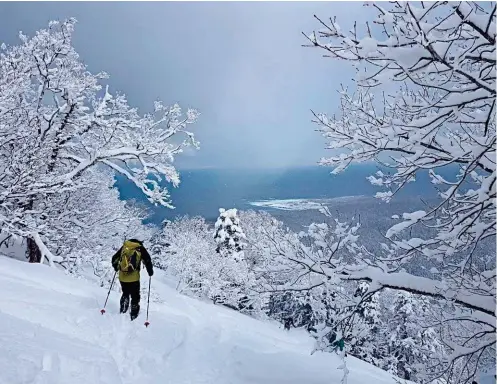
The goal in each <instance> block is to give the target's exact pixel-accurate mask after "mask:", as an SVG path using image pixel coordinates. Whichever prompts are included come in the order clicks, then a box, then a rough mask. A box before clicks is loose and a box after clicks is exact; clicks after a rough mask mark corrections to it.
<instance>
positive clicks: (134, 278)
mask: <svg viewBox="0 0 497 384" xmlns="http://www.w3.org/2000/svg"><path fill="white" fill-rule="evenodd" d="M141 262H143V264H144V265H145V268H146V269H147V272H148V275H149V276H150V277H152V275H153V274H154V269H153V266H152V258H151V257H150V255H149V253H148V252H147V250H146V249H145V247H144V246H143V243H142V242H141V241H139V240H136V239H129V240H126V241H124V244H123V245H122V247H121V248H120V249H119V250H118V251H117V252H116V253H115V254H114V256H112V267H113V268H114V271H116V272H117V271H118V270H119V282H120V283H121V288H122V296H121V308H120V313H126V312H127V311H128V307H129V304H130V300H129V299H130V296H131V311H130V317H131V320H132V321H133V320H134V319H136V318H137V317H138V313H139V312H140V267H141Z"/></svg>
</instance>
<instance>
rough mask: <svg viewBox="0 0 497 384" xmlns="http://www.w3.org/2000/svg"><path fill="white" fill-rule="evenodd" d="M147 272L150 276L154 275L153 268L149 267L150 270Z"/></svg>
mask: <svg viewBox="0 0 497 384" xmlns="http://www.w3.org/2000/svg"><path fill="white" fill-rule="evenodd" d="M147 272H148V275H149V276H150V277H152V276H153V275H154V270H153V269H151V270H150V271H147Z"/></svg>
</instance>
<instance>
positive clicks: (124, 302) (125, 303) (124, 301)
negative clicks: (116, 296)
mask: <svg viewBox="0 0 497 384" xmlns="http://www.w3.org/2000/svg"><path fill="white" fill-rule="evenodd" d="M128 308H129V296H121V308H120V309H119V312H120V313H126V312H128Z"/></svg>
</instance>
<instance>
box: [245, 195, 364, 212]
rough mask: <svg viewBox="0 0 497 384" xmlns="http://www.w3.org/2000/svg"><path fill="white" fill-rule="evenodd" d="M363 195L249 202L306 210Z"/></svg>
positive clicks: (255, 204) (256, 204) (292, 209)
mask: <svg viewBox="0 0 497 384" xmlns="http://www.w3.org/2000/svg"><path fill="white" fill-rule="evenodd" d="M364 197H365V196H362V195H361V196H341V197H334V198H331V199H285V200H261V201H252V202H250V203H249V204H250V205H253V206H255V207H261V208H273V209H280V210H284V211H307V210H311V209H321V208H322V207H323V205H327V204H332V203H338V202H344V201H349V200H354V199H359V198H364Z"/></svg>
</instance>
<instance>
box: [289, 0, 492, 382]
mask: <svg viewBox="0 0 497 384" xmlns="http://www.w3.org/2000/svg"><path fill="white" fill-rule="evenodd" d="M366 5H367V6H369V7H371V8H372V9H373V10H374V11H375V12H376V18H375V19H374V20H373V23H366V25H365V26H364V29H363V32H362V33H361V32H360V29H361V28H360V26H358V25H357V24H355V25H354V27H353V29H352V30H351V31H349V32H346V31H344V30H342V28H341V27H340V26H339V24H338V23H337V21H336V19H330V21H329V22H325V21H323V20H321V19H319V18H318V21H319V23H320V24H321V29H320V30H319V31H318V32H317V33H316V32H315V33H313V34H312V35H311V36H307V38H308V40H309V41H310V43H311V46H315V47H318V48H320V49H322V50H324V51H325V52H326V56H328V57H331V58H334V59H338V60H341V61H345V62H347V63H348V64H349V65H353V66H354V67H355V68H356V69H357V76H356V87H355V90H354V91H353V92H351V91H349V90H348V89H346V88H342V90H341V93H340V94H341V105H340V111H339V113H337V114H336V115H333V116H327V115H325V114H317V113H316V114H314V116H315V122H316V123H317V124H318V125H319V127H320V128H319V129H320V131H321V133H322V134H323V136H324V137H325V138H326V139H327V140H328V141H329V145H328V148H329V149H332V150H334V152H335V153H337V154H336V155H332V156H330V157H329V158H326V159H322V161H321V163H322V164H323V165H329V166H333V167H334V170H333V172H334V173H339V172H342V171H343V170H345V169H346V168H347V167H348V166H349V165H350V164H352V163H357V162H365V161H376V162H378V163H380V164H381V165H382V166H384V167H387V168H389V169H390V170H391V171H390V172H384V171H378V172H377V174H375V175H372V176H371V177H370V178H369V180H370V182H371V183H372V184H373V185H377V186H379V187H383V188H385V190H384V191H381V192H378V194H377V197H379V198H381V199H383V200H385V201H387V202H388V201H390V200H391V199H392V198H393V197H394V196H395V195H396V193H397V192H398V191H400V190H402V188H403V187H404V186H405V185H406V184H408V183H410V182H415V180H416V177H417V176H418V175H419V173H420V172H421V171H423V170H428V171H429V174H430V177H431V180H432V183H433V184H434V188H436V189H437V191H438V195H439V200H438V202H437V203H436V204H435V205H433V206H427V207H426V209H424V210H422V211H416V212H410V213H404V214H403V215H402V216H401V219H400V221H399V223H397V224H396V225H394V226H393V227H391V228H390V229H389V230H388V231H387V233H386V234H385V237H386V241H385V243H384V244H382V248H381V249H379V250H365V249H364V248H362V247H358V248H355V249H353V248H350V249H349V251H350V250H352V251H354V253H355V261H354V263H349V264H348V265H346V264H344V263H343V262H340V263H338V264H337V263H333V262H332V259H327V258H326V257H320V259H319V262H316V259H315V257H313V258H310V257H309V258H307V261H305V262H302V261H301V260H298V264H299V265H300V266H302V267H305V269H307V271H310V272H312V273H313V274H316V275H321V276H327V279H326V280H324V281H328V279H330V280H331V281H333V280H334V279H338V280H340V281H344V280H346V281H354V280H356V281H368V282H370V287H369V289H368V292H367V293H366V294H365V295H364V297H365V298H366V299H369V298H370V297H371V295H374V294H375V293H377V292H379V291H381V290H383V289H385V288H392V289H396V290H403V291H407V292H411V293H415V294H420V295H424V296H426V297H431V298H436V299H437V300H442V302H444V301H445V302H447V303H448V304H446V307H450V306H453V307H452V311H449V312H450V313H451V315H450V316H449V317H452V318H457V316H452V315H453V314H454V313H455V312H461V311H462V312H464V313H465V314H464V317H465V318H468V317H469V318H470V319H469V320H467V321H470V322H472V324H473V325H474V327H466V326H463V325H462V324H463V323H465V322H466V320H462V318H461V319H460V321H459V322H458V324H457V327H458V329H459V332H461V334H463V335H464V336H460V337H459V336H458V337H452V338H451V340H450V341H447V338H445V339H444V340H445V346H446V347H447V348H448V349H449V351H450V352H449V357H448V358H447V359H445V360H441V361H439V366H438V368H434V370H433V372H435V371H437V370H438V374H440V375H441V374H444V375H445V377H446V378H447V377H450V380H451V381H450V382H466V381H468V380H470V378H471V377H473V376H474V372H475V367H480V368H481V366H480V365H481V363H482V359H480V357H481V356H487V355H489V354H490V355H491V352H492V351H493V352H495V308H496V296H495V289H496V283H495V276H496V275H495V247H494V243H495V232H496V210H495V209H496V200H495V198H496V185H495V184H496V173H495V156H496V151H495V144H496V140H495V138H496V135H495V131H496V126H495V95H496V88H495V85H496V83H495V79H496V67H495V63H496V57H495V36H496V6H495V4H493V3H491V4H488V6H485V7H484V6H479V5H477V4H475V3H469V2H454V3H450V2H449V3H447V2H431V3H423V2H421V3H414V2H391V3H367V4H366ZM451 170H452V171H453V172H452V174H451V175H449V176H442V171H447V172H446V173H449V174H450V173H451V172H450V171H451ZM416 226H425V227H427V228H429V231H428V233H431V234H432V235H430V236H427V237H425V238H413V237H412V236H411V235H410V233H411V229H413V228H415V227H416ZM489 245H490V246H489ZM477 250H479V252H476V251H477ZM476 255H479V256H478V257H476ZM292 257H293V256H292ZM419 258H422V259H423V260H428V262H429V263H431V265H433V267H432V272H433V273H434V274H435V277H434V278H433V279H429V278H425V277H419V276H413V275H411V274H409V273H407V272H405V271H406V270H408V267H409V265H412V263H416V260H417V259H419ZM323 284H324V282H323ZM446 315H447V314H446ZM447 322H449V320H446V321H445V320H444V323H443V324H447ZM461 329H465V330H466V332H464V331H461ZM440 367H442V368H441V369H440ZM454 369H456V370H457V372H458V374H457V375H456V374H455V373H454V372H455V371H454ZM454 375H455V376H454ZM435 376H436V374H435ZM456 376H457V379H456V378H455V377H456Z"/></svg>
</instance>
